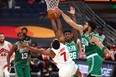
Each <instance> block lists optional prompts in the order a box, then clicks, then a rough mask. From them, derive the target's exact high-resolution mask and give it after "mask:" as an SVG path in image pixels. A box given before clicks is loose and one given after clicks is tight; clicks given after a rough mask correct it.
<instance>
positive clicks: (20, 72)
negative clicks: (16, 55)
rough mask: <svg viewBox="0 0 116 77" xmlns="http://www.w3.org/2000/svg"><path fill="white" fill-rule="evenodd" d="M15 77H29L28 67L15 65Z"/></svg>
mask: <svg viewBox="0 0 116 77" xmlns="http://www.w3.org/2000/svg"><path fill="white" fill-rule="evenodd" d="M15 73H16V75H17V76H16V77H31V74H30V68H29V65H26V64H25V65H20V64H17V65H15Z"/></svg>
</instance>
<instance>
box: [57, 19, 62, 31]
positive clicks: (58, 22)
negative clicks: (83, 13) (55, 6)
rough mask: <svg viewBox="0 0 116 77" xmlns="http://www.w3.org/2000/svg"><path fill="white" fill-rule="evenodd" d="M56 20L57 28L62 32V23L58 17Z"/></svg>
mask: <svg viewBox="0 0 116 77" xmlns="http://www.w3.org/2000/svg"><path fill="white" fill-rule="evenodd" d="M56 20H57V24H58V30H59V31H61V32H63V30H62V23H61V20H60V18H59V17H58V18H57V19H56Z"/></svg>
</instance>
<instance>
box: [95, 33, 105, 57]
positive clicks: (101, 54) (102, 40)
mask: <svg viewBox="0 0 116 77" xmlns="http://www.w3.org/2000/svg"><path fill="white" fill-rule="evenodd" d="M97 35H98V37H99V39H100V41H101V42H102V44H104V39H105V35H103V34H102V35H101V36H100V35H99V34H97ZM96 51H97V53H98V54H99V55H100V57H102V58H104V51H101V49H100V48H99V47H98V46H97V47H96Z"/></svg>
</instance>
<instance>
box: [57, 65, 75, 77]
mask: <svg viewBox="0 0 116 77" xmlns="http://www.w3.org/2000/svg"><path fill="white" fill-rule="evenodd" d="M76 71H77V65H75V63H70V64H67V65H65V66H63V67H62V68H60V69H59V77H71V76H73V75H74V74H75V73H76Z"/></svg>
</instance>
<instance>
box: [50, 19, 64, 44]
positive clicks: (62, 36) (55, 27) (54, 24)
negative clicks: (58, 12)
mask: <svg viewBox="0 0 116 77" xmlns="http://www.w3.org/2000/svg"><path fill="white" fill-rule="evenodd" d="M57 22H58V23H59V26H61V21H60V19H59V20H57ZM51 23H52V27H53V30H54V32H55V37H56V38H57V39H58V40H59V41H60V42H61V43H64V41H65V40H64V35H63V33H62V32H61V31H60V30H59V29H58V28H57V26H56V22H55V20H53V19H52V20H51ZM59 28H61V27H59Z"/></svg>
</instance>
